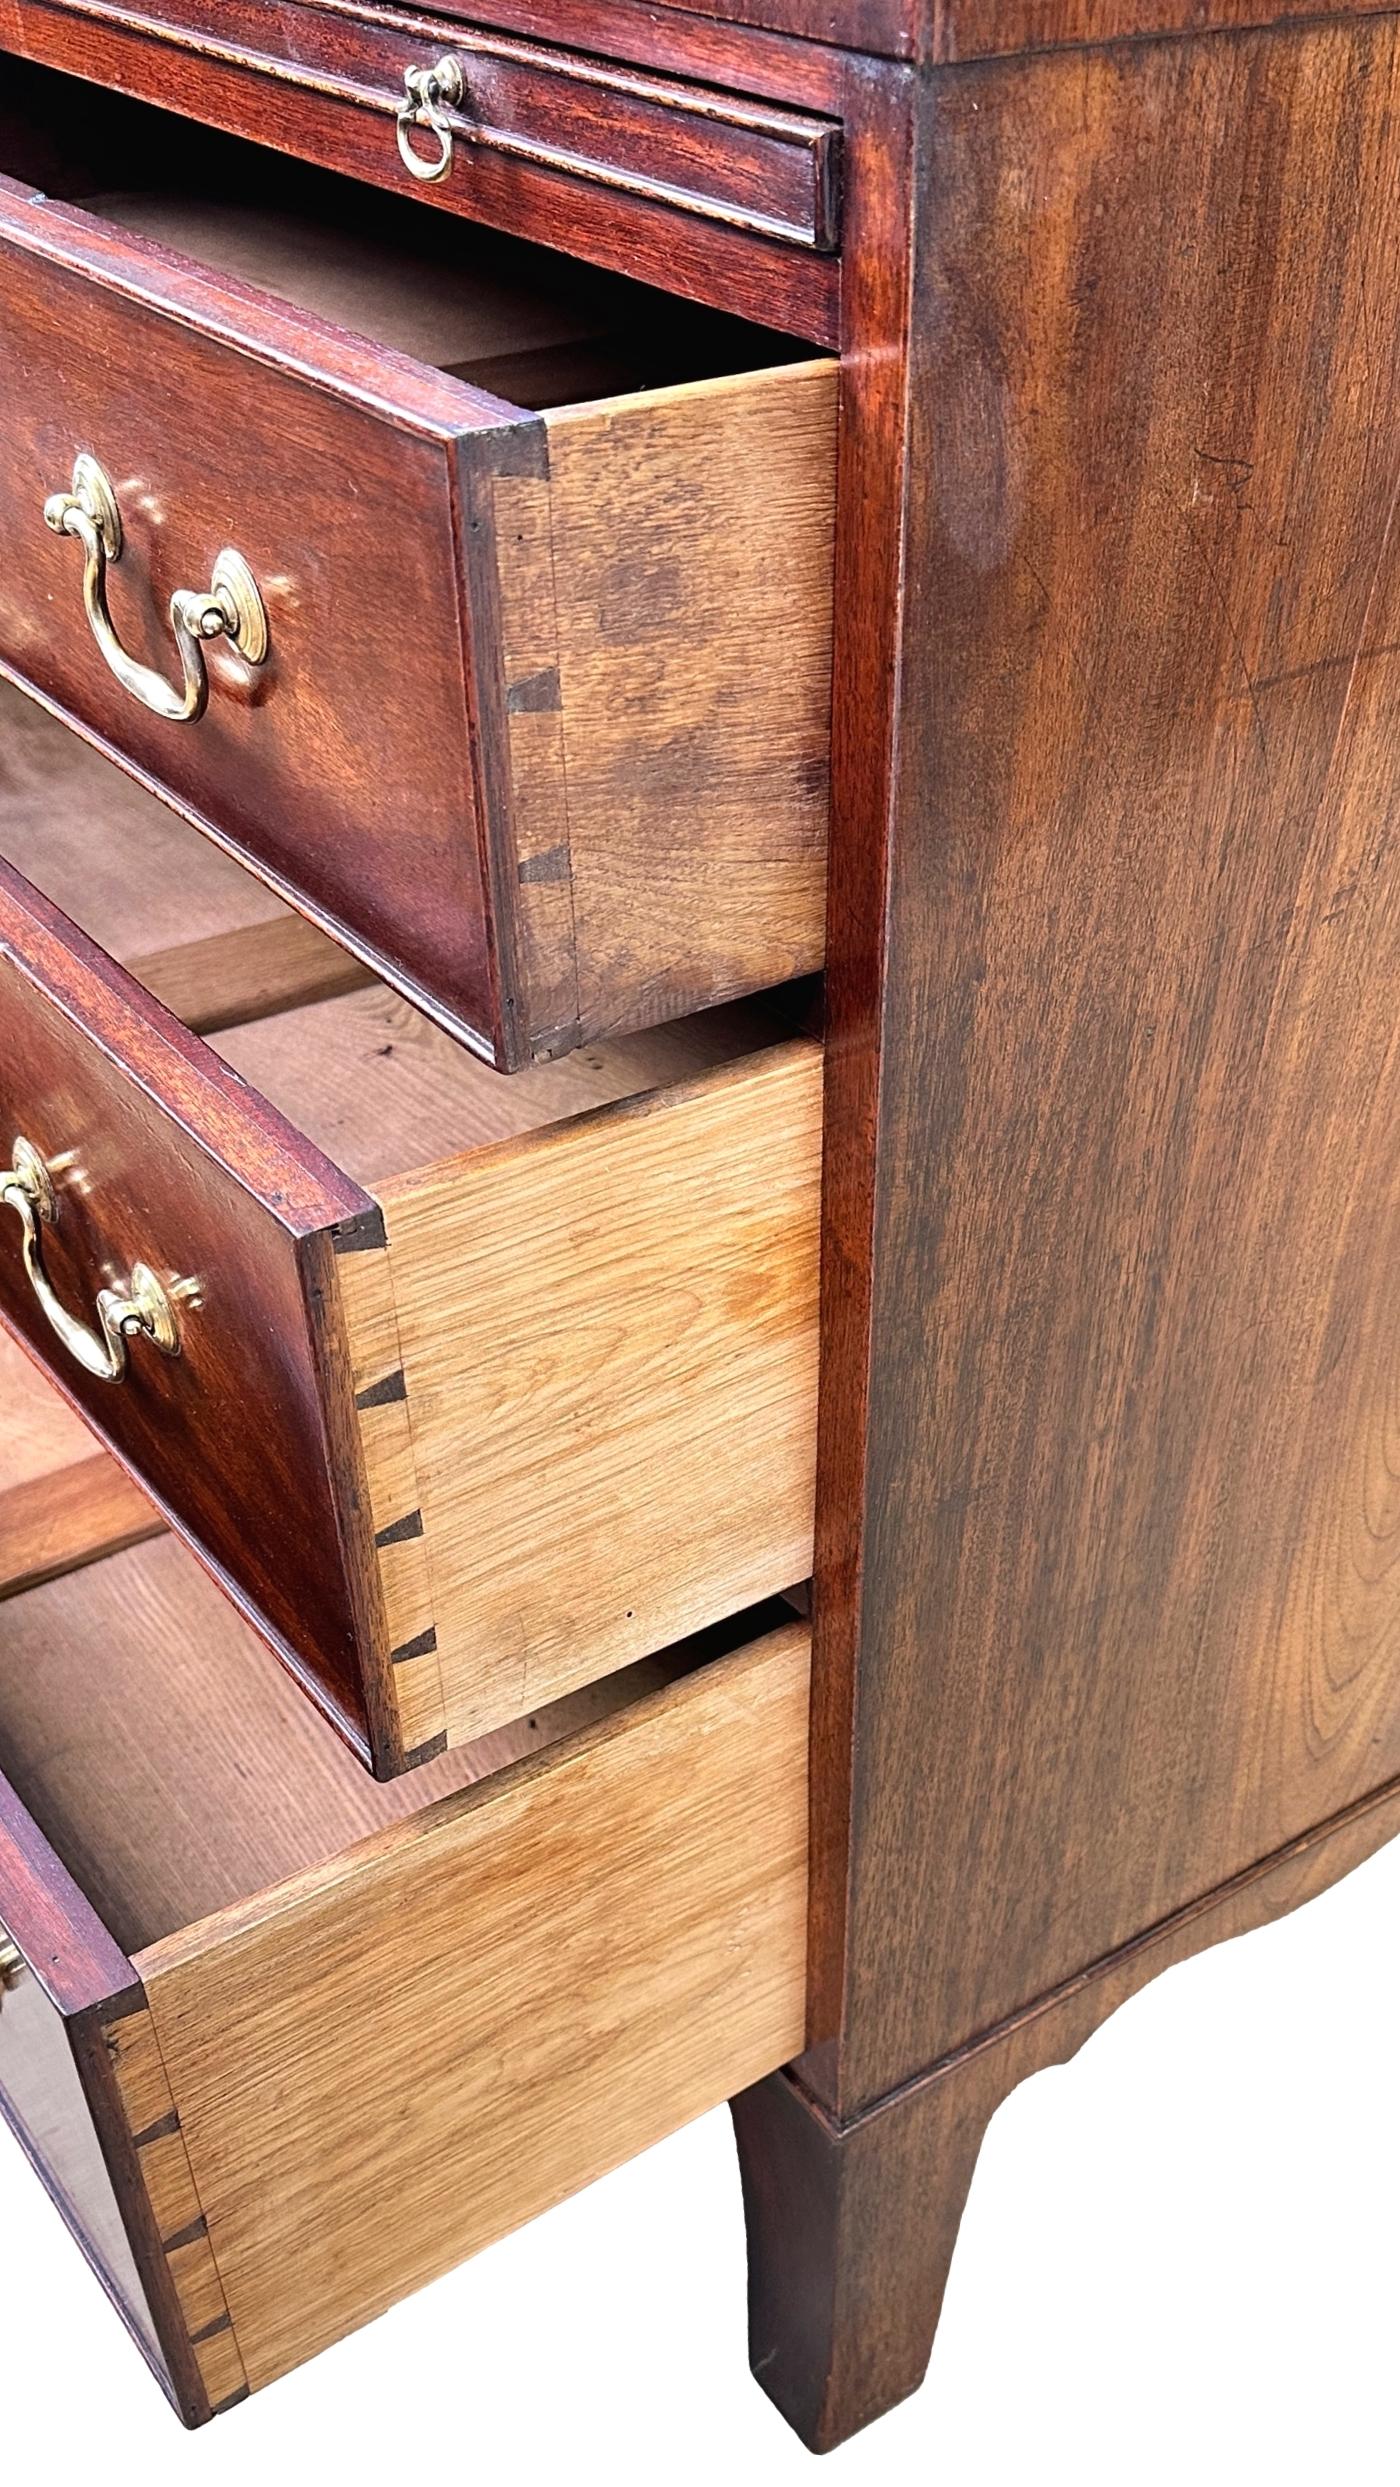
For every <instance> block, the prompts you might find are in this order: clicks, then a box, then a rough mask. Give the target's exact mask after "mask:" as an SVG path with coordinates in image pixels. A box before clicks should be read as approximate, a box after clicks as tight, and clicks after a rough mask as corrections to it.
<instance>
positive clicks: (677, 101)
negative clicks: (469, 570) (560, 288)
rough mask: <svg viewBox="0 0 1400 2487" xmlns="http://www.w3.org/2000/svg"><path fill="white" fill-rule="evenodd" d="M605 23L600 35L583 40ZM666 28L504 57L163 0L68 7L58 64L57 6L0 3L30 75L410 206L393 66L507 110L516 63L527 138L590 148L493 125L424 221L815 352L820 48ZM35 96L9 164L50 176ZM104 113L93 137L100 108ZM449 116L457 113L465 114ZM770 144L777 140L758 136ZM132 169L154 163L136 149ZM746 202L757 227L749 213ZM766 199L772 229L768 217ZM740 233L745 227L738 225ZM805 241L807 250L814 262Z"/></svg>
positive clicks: (426, 40) (439, 22)
mask: <svg viewBox="0 0 1400 2487" xmlns="http://www.w3.org/2000/svg"><path fill="white" fill-rule="evenodd" d="M867 4H869V0H867ZM878 4H879V0H876V5H878ZM603 21H606V22H608V39H604V40H602V41H599V40H598V28H599V23H600V22H603ZM677 25H678V27H679V28H680V29H681V30H682V31H681V33H680V36H679V39H678V40H672V41H670V42H668V41H667V39H666V38H665V36H664V35H663V36H661V37H660V38H658V35H657V32H656V21H655V20H654V19H651V20H649V19H648V18H646V16H645V15H638V14H636V13H634V12H633V11H632V10H630V9H628V8H617V7H614V8H611V9H608V8H606V7H605V8H603V9H602V10H600V11H598V12H597V13H596V15H595V17H594V20H593V22H592V23H590V24H588V25H586V26H584V27H582V28H581V29H580V31H581V34H582V40H583V48H584V50H585V51H588V52H591V53H593V54H595V55H598V56H599V57H595V58H594V59H592V60H583V59H579V58H577V57H575V58H573V59H572V60H571V59H570V58H569V56H568V55H566V54H562V53H560V52H559V51H558V49H557V47H556V44H555V40H554V37H555V32H556V29H557V19H556V20H555V21H554V24H553V25H551V23H550V21H549V18H548V14H547V13H546V12H541V15H540V18H539V21H538V22H537V23H536V25H535V26H534V27H532V28H530V29H528V31H529V32H531V33H533V34H535V35H537V36H540V37H542V38H543V39H544V46H545V48H543V49H541V48H539V47H537V46H534V45H532V46H530V47H529V48H528V49H525V48H524V47H522V49H521V50H520V51H518V52H517V51H516V48H515V47H514V46H511V45H509V44H507V45H505V46H500V47H493V46H491V45H490V43H489V40H488V42H487V44H486V45H485V46H484V47H483V43H482V37H483V28H482V26H481V24H480V23H479V22H478V23H477V24H475V25H464V24H462V23H461V22H460V21H455V22H454V21H452V20H450V19H447V18H444V17H442V16H437V17H435V18H432V19H429V20H425V19H423V18H421V17H407V18H390V19H386V17H385V14H384V12H383V11H381V10H375V11H373V12H366V13H364V14H363V15H356V14H355V13H353V12H351V11H350V10H347V9H339V8H338V9H337V10H336V12H335V14H334V15H333V16H332V15H331V14H330V13H329V12H325V13H323V12H321V11H314V12H305V13H303V12H298V17H297V20H296V23H295V27H294V29H293V28H292V27H291V26H289V25H287V24H285V23H284V22H283V21H282V20H280V19H277V18H275V17H271V16H269V14H268V13H267V11H266V10H265V9H262V8H260V7H259V6H258V0H192V5H187V0H161V6H160V12H159V15H158V16H155V17H146V18H145V19H144V20H143V19H141V18H138V19H137V20H136V21H135V22H133V21H132V18H131V15H130V13H129V12H127V11H125V10H123V9H121V8H120V7H115V8H108V7H106V6H104V5H103V4H102V0H96V5H90V6H88V7H85V9H84V15H83V36H82V45H81V54H80V59H79V61H78V62H77V63H76V64H75V62H74V52H73V43H74V31H73V23H72V18H71V16H70V15H69V14H68V13H67V11H66V10H65V9H64V8H63V7H62V6H61V5H60V4H59V0H5V6H4V12H3V16H0V27H3V29H4V40H5V42H6V44H7V46H8V47H9V49H10V50H11V51H12V52H15V53H23V54H25V55H26V56H27V57H28V59H29V60H31V61H34V62H47V63H51V64H54V65H56V66H58V67H63V66H65V65H66V66H74V65H77V66H79V67H80V68H81V71H82V73H83V75H84V76H85V77H87V78H89V79H91V80H94V81H101V83H102V84H103V85H104V86H105V87H106V88H107V89H108V90H109V93H110V94H124V95H127V96H140V97H144V98H147V99H149V101H150V102H152V103H159V104H164V105H168V106H173V107H174V110H175V111H176V112H179V113H184V114H189V115H192V116H193V118H194V119H196V120H198V121H201V122H204V123H206V124H213V125H215V126H216V127H218V128H221V129H224V130H236V131H238V132H240V133H241V135H242V136H243V137H245V138H248V139H254V140H258V141H260V142H261V143H262V144H263V145H264V146H265V147H267V148H274V149H281V150H285V151H287V152H289V153H292V154H295V155H296V156H298V157H300V158H301V159H302V160H303V161H304V162H306V163H308V164H321V165H328V166H332V167H334V168H335V169H336V170H337V171H338V172H341V173H351V174H354V175H355V176H356V178H357V179H359V180H360V181H363V182H368V183H373V184H374V185H375V186H376V187H377V188H378V189H379V190H380V191H381V192H383V191H397V192H398V193H400V195H403V196H407V197H409V198H413V197H415V196H416V195H417V193H418V185H417V184H416V183H415V181H414V180H413V177H412V176H411V175H410V174H409V173H407V172H406V171H405V170H404V169H403V167H402V165H401V164H400V162H399V156H398V150H397V147H396V145H395V141H394V128H393V112H394V108H395V105H396V103H397V101H398V100H399V98H400V97H401V96H402V93H403V72H404V69H405V67H406V66H407V64H408V62H409V61H410V60H414V59H417V58H419V57H422V56H423V49H424V46H425V45H430V46H432V47H433V49H432V51H431V53H430V54H429V55H428V56H429V57H432V58H436V57H437V55H438V53H440V52H441V50H442V48H443V46H444V44H445V43H447V42H448V41H454V42H457V43H460V44H461V45H462V47H463V50H464V52H466V53H470V54H471V55H472V69H473V75H474V77H476V78H478V79H480V78H482V77H484V78H485V80H486V82H487V84H488V85H490V86H494V88H495V89H496V92H497V93H498V94H502V100H503V101H505V102H506V109H507V112H508V111H509V101H508V99H507V97H506V96H505V94H504V93H503V90H505V89H508V88H509V85H510V83H511V79H512V70H513V68H514V69H517V70H519V69H523V70H524V71H525V74H526V80H527V81H528V79H529V76H530V73H531V70H532V69H533V71H534V73H535V96H534V110H535V113H536V116H537V125H538V116H539V114H540V112H541V108H542V107H543V110H544V113H545V114H546V116H547V118H548V121H549V123H551V124H553V125H554V126H555V127H556V129H558V128H561V126H562V125H561V124H560V123H559V122H557V121H556V119H555V116H556V115H557V114H559V113H560V111H561V108H562V113H563V117H564V119H565V120H572V122H573V126H574V130H575V134H576V135H577V134H579V133H581V132H582V131H588V132H589V133H590V134H591V146H590V141H589V139H585V150H584V153H583V155H581V156H576V157H573V160H572V161H571V153H572V151H571V150H570V149H569V148H568V147H567V146H556V148H555V149H554V151H553V160H552V161H551V149H550V146H549V144H548V141H546V143H545V145H543V146H541V147H537V148H534V149H532V148H531V146H530V144H529V142H528V140H527V141H526V142H525V143H524V144H520V145H502V144H500V140H501V139H502V138H504V137H508V136H509V132H508V130H501V129H499V128H498V130H497V131H496V132H495V133H494V137H495V140H496V143H494V144H491V145H486V146H476V145H473V143H472V136H473V133H472V132H471V130H470V128H468V129H467V131H466V132H464V142H463V144H462V145H461V146H460V147H459V150H458V160H457V163H456V164H455V165H454V167H453V170H452V172H451V174H450V175H449V177H448V179H447V180H446V181H445V182H443V183H442V184H441V185H440V186H439V188H438V189H437V191H436V192H435V194H434V204H435V206H436V207H437V208H438V210H439V211H441V210H442V209H445V210H447V212H448V213H449V214H451V215H454V216H464V217H469V218H471V219H473V220H474V221H475V222H476V223H477V224H478V227H480V226H483V225H484V226H491V227H496V228H498V229H499V230H501V231H503V232H511V233H520V234H525V235H530V236H532V237H534V238H535V239H536V240H540V241H544V242H547V243H552V244H555V245H557V243H558V240H559V237H560V235H561V234H566V235H567V236H568V239H569V244H570V247H571V249H572V250H573V251H574V252H575V254H576V255H577V256H578V257H579V258H580V259H587V260H592V261H593V262H595V263H596V264H598V265H599V266H602V267H607V268H614V269H619V270H621V271H622V272H624V273H625V274H628V275H631V276H638V277H645V278H646V279H647V280H648V281H649V282H650V283H652V284H654V285H658V286H661V287H664V288H666V289H667V290H668V291H670V292H672V293H675V294H680V295H685V296H688V297H690V298H691V299H692V300H694V301H698V302H705V303H717V304H719V305H720V306H722V307H723V308H726V309H734V310H738V311H740V312H742V313H743V314H744V315H745V316H747V317H748V318H750V319H758V320H762V321H764V322H765V323H766V324H771V325H773V326H776V327H780V328H783V329H786V330H790V331H791V332H792V333H794V334H795V335H799V336H809V337H811V338H813V339H814V340H815V341H816V342H818V343H828V344H829V343H830V342H831V341H832V340H833V338H834V336H835V333H836V304H837V297H838V290H839V286H838V278H839V269H838V264H837V261H836V259H835V257H834V255H832V254H831V253H830V251H829V248H828V247H826V246H827V245H829V243H830V241H831V240H832V239H833V238H834V235H835V230H836V223H837V217H838V214H839V186H838V185H839V131H838V130H836V129H835V128H833V127H832V126H831V124H830V122H829V121H827V122H826V124H825V125H823V123H822V121H821V120H820V119H814V118H813V117H812V116H811V115H810V114H809V113H806V112H797V111H794V110H793V109H792V107H793V105H794V102H797V101H801V100H807V101H809V102H810V103H811V104H812V105H813V106H814V107H815V111H816V113H817V114H818V115H820V114H821V112H822V108H823V104H824V102H825V100H826V98H827V96H828V95H829V92H830V89H831V85H832V79H831V76H830V72H829V69H828V68H827V66H826V61H825V58H824V55H823V53H822V51H821V50H820V48H814V49H813V50H812V51H810V52H809V53H808V54H806V55H805V56H804V55H803V53H802V52H801V51H800V50H799V49H798V47H796V46H787V45H784V46H777V45H774V46H771V47H768V54H767V57H765V56H764V47H763V46H762V45H761V43H760V45H759V47H758V49H759V58H758V60H757V61H755V60H753V59H752V58H748V59H746V58H745V57H744V53H743V51H742V50H741V49H740V47H737V46H735V45H734V44H733V43H732V42H731V43H728V44H726V43H725V42H724V41H723V40H720V41H719V42H715V41H714V40H713V39H711V38H710V37H709V30H708V29H706V28H704V27H703V26H702V27H698V29H696V30H686V29H685V25H684V20H682V19H678V20H677ZM687 31H689V34H690V39H689V40H687ZM639 34H640V37H641V40H640V42H639ZM493 50H495V51H496V52H497V58H496V59H495V60H494V61H493V60H492V58H491V53H492V51H493ZM629 52H630V53H631V55H632V56H633V58H634V59H635V60H637V61H638V62H639V63H640V64H642V65H646V66H651V67H654V68H665V67H666V66H668V63H667V59H666V55H667V53H668V52H670V53H671V54H672V55H673V58H672V60H671V61H670V63H669V65H670V66H672V67H675V68H678V69H681V70H683V71H684V73H685V82H684V83H682V84H681V85H680V86H679V88H677V87H676V86H675V85H672V84H671V83H670V82H669V81H664V82H663V81H660V80H657V79H655V78H653V77H647V78H644V79H637V78H629V76H628V74H627V72H626V70H625V69H624V68H622V67H621V66H620V65H619V64H620V63H621V62H622V61H625V59H626V58H627V56H628V54H629ZM483 54H484V56H483ZM512 54H514V60H512V57H511V56H512ZM610 54H611V55H612V58H611V60H610V59H609V57H608V56H609V55H610ZM736 56H737V67H738V74H735V71H736ZM715 71H718V72H719V83H720V84H721V85H723V86H727V87H728V88H729V89H730V90H731V91H730V92H729V93H728V94H724V93H715V92H711V93H710V94H706V93H705V92H704V91H703V89H699V90H697V88H696V86H695V85H694V84H693V83H692V81H693V80H694V79H696V78H697V77H698V78H701V79H703V78H705V77H706V75H707V74H710V75H711V76H713V73H714V72H715ZM804 71H805V75H804ZM765 72H766V74H765ZM50 91H51V90H50ZM765 93H766V94H767V95H770V96H771V97H772V98H773V100H774V102H775V103H776V104H777V105H778V106H779V110H778V111H777V112H776V113H767V112H765V111H764V109H763V106H762V105H761V104H759V103H757V102H756V98H757V97H759V96H761V95H764V94H765ZM44 99H45V83H44V82H43V81H41V80H37V79H35V77H34V74H33V73H32V72H30V73H28V74H27V78H26V82H25V84H24V85H23V86H21V88H20V91H19V93H18V94H17V96H16V100H15V105H14V112H15V119H16V123H17V130H18V138H19V142H20V151H19V152H18V153H17V154H16V155H15V156H14V157H13V159H12V160H13V161H14V162H15V163H16V165H17V167H18V168H19V169H20V170H22V171H29V170H30V169H31V168H32V170H33V173H34V174H35V175H36V176H37V177H38V178H40V179H41V180H45V181H47V180H48V179H49V178H50V176H49V172H48V164H47V161H46V150H45V147H44V142H43V133H42V128H41V127H36V120H37V119H39V118H40V115H38V114H36V110H35V107H36V103H37V104H38V105H39V106H40V107H42V104H43V102H44ZM91 117H92V116H90V115H87V114H84V112H83V110H82V107H81V100H80V102H79V105H78V107H77V109H76V111H75V113H74V123H75V132H76V131H78V130H81V131H83V135H84V138H86V139H88V140H89V142H90V143H89V148H88V152H89V154H93V153H95V154H96V155H97V157H98V160H99V161H100V159H101V154H102V130H101V129H99V130H98V131H96V132H91V130H90V127H89V128H85V127H84V125H85V123H87V124H90V121H91ZM101 117H102V121H103V124H104V126H106V127H110V122H111V117H112V112H111V106H110V104H109V103H108V104H104V109H103V114H102V116H101ZM463 117H464V119H466V120H467V121H468V122H469V121H470V115H464V116H463ZM171 121H172V115H171V114H170V113H166V114H164V115H162V116H161V122H162V126H163V127H164V128H169V127H170V126H171ZM647 121H650V123H651V134H650V137H648V134H647V130H646V128H645V126H644V124H645V123H646V122H647ZM629 123H630V129H629ZM130 125H131V124H130V114H129V110H128V117H127V126H128V128H130ZM176 126H178V125H176ZM775 135H776V136H777V138H778V144H777V146H776V147H774V146H772V145H770V144H768V140H769V139H770V138H771V137H772V136H775ZM629 138H630V141H631V144H632V148H633V152H634V168H635V170H636V171H637V172H640V174H641V178H640V179H639V180H637V179H633V178H631V177H630V175H629V172H628V168H627V166H626V164H625V163H624V162H622V161H620V160H619V157H618V153H617V150H618V146H619V142H621V144H622V147H623V148H624V150H625V149H626V147H627V145H628V141H629ZM658 139H659V144H658ZM639 146H640V151H641V155H640V160H639V158H638V155H637V150H638V147H639ZM600 148H601V150H602V153H601V155H600V152H599V150H600ZM109 152H110V151H109ZM746 152H747V153H748V154H749V156H750V159H751V160H750V164H749V167H748V173H747V179H746V180H745V181H743V182H741V184H740V186H739V189H738V190H737V191H736V189H735V185H734V182H733V179H732V177H728V178H727V176H728V168H729V166H730V165H731V164H733V165H735V168H736V169H737V159H738V158H739V157H740V156H742V155H743V154H744V153H746ZM609 155H611V158H612V161H611V164H610V163H609V161H608V158H609ZM648 155H649V156H650V161H651V166H652V175H651V176H650V177H649V176H648V172H647V167H646V162H645V160H644V159H645V158H646V156H648ZM668 155H669V161H670V166H671V170H672V172H673V173H674V172H677V171H679V172H681V176H682V181H683V183H684V185H685V186H684V188H683V191H682V193H681V195H680V196H679V197H677V196H674V195H668V191H669V190H670V184H669V183H668V182H667V180H666V178H665V165H666V162H667V158H668ZM765 157H766V162H765ZM129 160H131V161H135V162H142V161H146V162H149V161H151V160H152V158H151V156H150V155H149V154H147V153H145V152H144V150H143V148H142V146H141V143H140V140H139V137H138V139H137V140H136V142H135V144H134V145H133V146H132V147H131V149H130V158H129ZM119 162H120V159H119ZM657 170H660V171H661V172H662V179H661V181H659V182H658V181H657V180H656V179H655V178H654V174H655V171H657ZM775 174H776V175H777V180H776V181H775V180H774V175H775ZM794 174H795V176H796V180H795V182H794V180H793V178H792V176H793V175H794ZM118 177H119V178H120V177H121V173H120V170H119V174H118ZM726 187H728V189H729V201H728V202H726V197H725V192H726ZM745 188H746V189H747V193H748V199H749V202H750V208H752V207H756V208H757V210H758V213H757V215H756V216H755V215H753V214H752V213H751V212H746V209H745V206H744V203H743V198H742V190H743V189H745ZM765 201H766V204H767V208H768V209H770V210H771V209H773V208H776V210H777V213H776V215H773V214H771V213H770V214H767V215H765ZM727 206H728V209H729V212H726V208H727ZM736 208H737V213H734V212H733V211H734V209H736ZM794 211H795V215H796V218H797V219H798V220H799V224H798V228H797V229H796V230H794V223H793V217H794ZM802 219H805V222H806V231H805V233H804V232H803V231H802V230H801V229H800V220H802ZM746 224H749V225H752V226H753V227H754V229H753V230H746V229H745V226H746ZM784 226H786V230H784ZM818 242H819V243H820V244H821V245H822V247H820V248H814V247H813V244H814V243H818Z"/></svg>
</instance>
